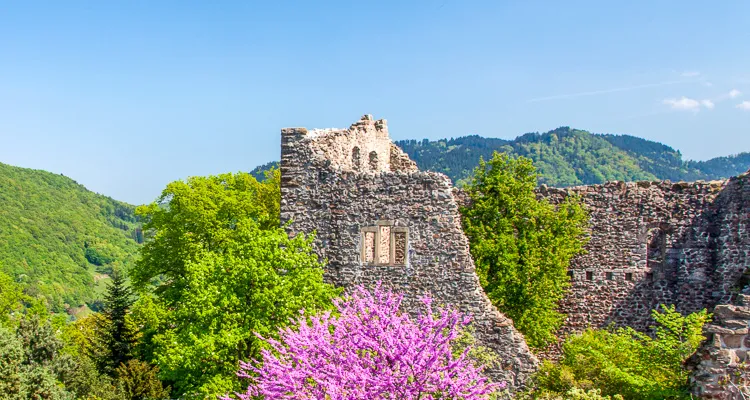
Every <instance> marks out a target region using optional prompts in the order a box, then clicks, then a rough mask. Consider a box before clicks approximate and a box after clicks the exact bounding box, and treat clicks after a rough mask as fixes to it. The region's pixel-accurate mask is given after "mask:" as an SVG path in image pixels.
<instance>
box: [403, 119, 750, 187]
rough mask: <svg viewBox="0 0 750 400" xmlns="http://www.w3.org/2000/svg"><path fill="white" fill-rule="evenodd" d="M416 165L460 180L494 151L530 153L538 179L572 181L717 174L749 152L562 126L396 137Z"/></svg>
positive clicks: (729, 170) (743, 167)
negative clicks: (703, 157)
mask: <svg viewBox="0 0 750 400" xmlns="http://www.w3.org/2000/svg"><path fill="white" fill-rule="evenodd" d="M396 144H397V145H399V146H400V147H401V148H402V149H403V150H404V151H405V152H406V153H408V154H409V156H410V157H411V159H412V160H414V161H415V162H416V163H417V165H419V168H420V169H424V170H433V171H439V172H443V173H445V174H446V175H448V176H449V177H450V178H451V179H453V181H454V182H456V183H458V184H462V183H464V182H465V180H466V179H467V177H468V176H469V174H470V173H471V172H472V171H473V169H474V168H475V167H476V166H477V165H478V163H479V158H480V157H484V159H485V160H488V159H489V158H490V157H491V156H492V153H493V151H498V152H505V153H508V154H510V155H518V156H524V157H528V158H531V159H532V160H533V161H534V165H535V166H536V168H537V170H538V171H539V183H544V184H547V185H551V186H571V185H582V184H594V183H601V182H605V181H608V180H622V181H636V180H652V179H669V180H673V181H679V180H688V181H689V180H698V179H706V180H708V179H720V178H727V177H730V176H734V175H738V174H740V173H743V172H745V171H747V169H748V168H750V153H740V154H738V155H734V156H728V157H718V158H714V159H711V160H708V161H685V160H683V159H682V154H680V152H679V151H677V150H675V149H673V148H671V147H669V146H666V145H664V144H661V143H657V142H652V141H649V140H645V139H641V138H637V137H634V136H628V135H609V134H607V135H598V134H592V133H589V132H586V131H582V130H577V129H570V128H568V127H562V128H558V129H555V130H553V131H550V132H547V133H542V134H540V133H527V134H525V135H523V136H519V137H517V138H516V139H515V140H503V139H494V138H483V137H480V136H476V135H474V136H465V137H460V138H456V139H442V140H437V141H429V140H427V139H424V140H421V141H417V140H401V141H398V142H396Z"/></svg>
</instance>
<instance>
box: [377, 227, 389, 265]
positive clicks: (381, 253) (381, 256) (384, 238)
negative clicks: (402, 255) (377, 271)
mask: <svg viewBox="0 0 750 400" xmlns="http://www.w3.org/2000/svg"><path fill="white" fill-rule="evenodd" d="M378 263H379V264H390V263H391V227H390V226H381V227H380V242H379V243H378Z"/></svg>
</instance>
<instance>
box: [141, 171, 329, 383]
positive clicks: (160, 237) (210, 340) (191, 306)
mask: <svg viewBox="0 0 750 400" xmlns="http://www.w3.org/2000/svg"><path fill="white" fill-rule="evenodd" d="M279 201H280V195H279V174H278V171H275V172H271V173H270V176H269V177H268V178H267V179H266V180H264V181H263V182H258V181H257V180H256V179H255V178H253V177H252V176H250V175H249V174H246V173H238V174H223V175H219V176H209V177H194V178H190V179H189V180H188V181H187V182H173V183H171V184H169V185H168V186H167V188H166V189H165V190H164V192H163V193H162V195H161V197H160V199H159V201H158V202H157V203H154V204H151V205H149V206H145V207H141V208H140V209H139V210H138V213H139V215H140V216H142V217H143V219H144V220H145V226H144V227H145V230H146V232H147V236H148V238H147V240H146V243H145V244H144V246H143V251H142V258H141V261H139V262H138V263H137V265H136V268H135V269H134V271H133V273H132V277H133V278H134V281H135V282H136V283H137V284H139V285H140V286H141V287H146V286H148V285H149V284H153V285H154V286H155V290H154V292H155V293H156V298H155V299H153V300H154V301H153V303H152V304H150V305H148V307H139V309H140V310H139V316H149V317H147V318H145V319H144V320H149V319H150V320H152V321H154V322H157V323H158V324H159V326H158V327H157V328H155V329H152V328H148V329H145V332H147V333H148V335H147V337H150V338H151V339H150V340H151V341H152V344H146V345H143V346H140V347H141V348H142V349H144V350H145V351H146V352H148V353H151V354H152V357H153V361H154V362H155V364H156V365H158V366H159V369H160V371H161V372H160V375H161V377H162V378H164V379H166V380H168V381H170V382H172V383H173V386H174V387H175V389H176V392H177V393H176V394H179V395H184V396H185V397H200V398H203V397H204V396H210V395H212V394H221V393H226V392H227V391H231V390H239V388H240V386H239V385H240V383H239V380H238V378H237V376H236V374H235V372H236V371H237V368H238V363H239V361H240V360H242V359H248V358H251V357H255V356H257V355H258V354H259V353H258V351H259V349H260V345H261V341H260V340H258V339H257V338H256V337H255V336H254V335H253V332H259V333H261V334H264V335H273V334H275V332H276V331H277V330H278V328H279V327H281V326H285V325H287V324H288V323H289V319H290V318H291V317H293V316H295V315H296V314H297V312H298V310H300V309H303V308H304V309H307V310H310V311H311V312H312V311H314V310H320V309H326V308H329V307H331V299H332V298H334V297H335V296H336V295H337V294H338V293H339V291H338V290H337V289H335V288H333V287H332V286H330V285H327V284H324V283H323V269H322V268H321V267H322V265H321V263H320V262H319V260H318V257H317V255H316V254H315V253H314V252H313V251H312V242H311V240H312V238H310V237H306V236H304V235H297V236H295V237H294V238H290V237H289V236H288V235H287V233H286V232H285V230H284V229H282V228H281V227H280V226H279ZM147 309H149V310H147ZM140 311H145V312H140ZM157 316H158V317H157ZM151 317H157V318H151ZM144 338H146V337H144Z"/></svg>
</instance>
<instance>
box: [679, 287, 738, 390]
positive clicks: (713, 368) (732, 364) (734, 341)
mask: <svg viewBox="0 0 750 400" xmlns="http://www.w3.org/2000/svg"><path fill="white" fill-rule="evenodd" d="M748 300H750V296H747V295H739V299H738V304H739V305H728V304H721V305H718V306H716V308H715V309H714V319H713V323H712V324H710V325H707V326H706V327H705V329H704V333H705V335H706V337H707V339H706V341H705V342H704V343H703V346H701V348H700V349H698V351H697V352H696V353H695V354H694V355H693V357H691V358H690V360H688V363H687V364H688V367H689V368H690V369H691V370H692V371H691V374H690V384H691V387H692V392H693V394H694V395H696V396H698V397H700V398H704V399H715V400H734V399H737V400H740V399H746V398H747V396H750V368H749V367H748V361H750V360H748V352H750V335H748V333H749V332H748V328H750V307H748V306H750V302H749V301H748Z"/></svg>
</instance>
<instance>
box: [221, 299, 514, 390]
mask: <svg viewBox="0 0 750 400" xmlns="http://www.w3.org/2000/svg"><path fill="white" fill-rule="evenodd" d="M402 298H403V296H401V295H397V294H394V293H392V292H390V291H386V290H382V289H380V288H379V287H376V288H375V289H374V290H373V291H372V292H370V291H368V290H366V289H364V288H363V287H358V288H356V289H354V291H353V292H352V293H351V295H350V296H348V297H346V298H345V299H343V300H336V301H335V304H336V309H337V311H338V313H337V314H338V315H334V314H332V313H331V312H325V313H322V314H318V315H313V316H310V317H309V319H308V317H307V316H305V315H302V316H301V317H300V318H299V319H298V320H297V324H296V325H295V326H294V327H290V328H286V329H283V330H281V332H280V334H279V336H280V339H279V340H274V339H269V340H268V343H269V344H270V345H271V347H272V349H271V350H268V349H267V350H263V352H262V363H261V362H258V361H255V362H251V363H242V372H241V375H242V376H243V377H246V378H250V379H251V384H250V386H249V388H248V390H247V392H246V393H244V394H240V395H239V397H240V399H243V400H249V399H254V398H256V397H255V396H262V397H263V398H265V399H268V400H273V399H298V400H302V399H311V400H312V399H331V400H343V399H415V400H416V399H438V398H440V399H443V398H450V399H465V400H475V399H483V398H486V396H488V395H489V394H491V393H492V392H493V391H495V390H496V389H499V388H501V387H503V386H504V384H502V383H490V382H489V381H488V380H487V379H486V378H485V377H483V376H482V375H481V373H480V372H481V366H478V365H475V363H474V362H473V361H472V360H471V358H470V357H469V353H470V351H471V347H466V348H465V349H464V351H463V352H461V353H460V354H457V355H454V351H453V350H454V349H453V344H454V343H455V341H456V340H457V339H458V338H459V336H460V333H461V330H462V328H464V327H466V325H467V324H468V323H469V322H470V318H468V316H466V315H462V314H460V313H458V312H457V311H455V310H452V309H447V308H445V309H440V310H433V308H432V302H431V299H430V298H429V297H424V298H423V299H422V302H423V304H424V308H423V310H422V312H421V313H420V315H419V316H418V317H416V318H414V319H413V318H411V317H410V316H409V314H407V313H405V312H403V311H402V310H401V309H400V305H401V301H402ZM226 399H228V398H226Z"/></svg>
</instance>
